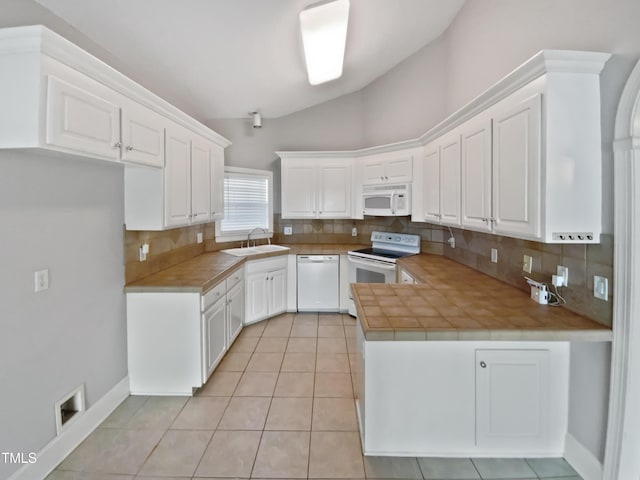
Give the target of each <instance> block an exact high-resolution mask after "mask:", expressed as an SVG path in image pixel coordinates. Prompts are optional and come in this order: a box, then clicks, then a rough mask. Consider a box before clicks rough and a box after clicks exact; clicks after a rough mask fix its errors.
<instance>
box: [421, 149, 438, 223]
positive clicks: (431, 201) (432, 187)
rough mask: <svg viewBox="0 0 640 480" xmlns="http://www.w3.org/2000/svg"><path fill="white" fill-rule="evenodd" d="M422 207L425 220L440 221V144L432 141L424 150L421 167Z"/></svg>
mask: <svg viewBox="0 0 640 480" xmlns="http://www.w3.org/2000/svg"><path fill="white" fill-rule="evenodd" d="M422 185H423V187H422V203H423V205H422V208H423V213H424V218H425V220H428V221H432V222H439V221H440V145H439V144H437V143H432V144H430V145H427V147H426V148H425V150H424V163H423V169H422Z"/></svg>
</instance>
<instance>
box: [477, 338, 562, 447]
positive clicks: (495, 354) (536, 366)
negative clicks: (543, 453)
mask: <svg viewBox="0 0 640 480" xmlns="http://www.w3.org/2000/svg"><path fill="white" fill-rule="evenodd" d="M549 383H550V372H549V351H548V350H476V445H477V446H478V447H486V448H490V447H494V446H495V447H500V446H504V445H506V444H509V445H510V446H512V447H514V448H518V447H520V448H522V449H523V450H526V449H527V448H531V449H533V448H537V449H540V448H541V447H544V446H545V444H547V442H548V439H549V431H550V430H549V411H550V408H551V403H550V398H549V391H550V390H549Z"/></svg>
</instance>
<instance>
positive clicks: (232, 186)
mask: <svg viewBox="0 0 640 480" xmlns="http://www.w3.org/2000/svg"><path fill="white" fill-rule="evenodd" d="M230 170H231V169H230ZM238 170H241V169H238ZM242 170H244V169H242ZM271 175H272V174H271V172H266V171H254V172H252V173H247V171H246V170H245V171H242V172H238V171H226V172H225V175H224V218H223V219H222V220H220V221H219V222H218V228H217V233H216V236H217V237H240V236H246V235H247V233H248V232H249V231H250V230H252V229H254V228H256V227H261V228H264V229H265V230H267V231H268V232H271V231H273V218H272V217H273V208H272V198H273V192H272V191H271V189H272V187H271V185H272V177H271ZM254 238H259V236H256V237H254ZM233 239H234V238H225V240H233Z"/></svg>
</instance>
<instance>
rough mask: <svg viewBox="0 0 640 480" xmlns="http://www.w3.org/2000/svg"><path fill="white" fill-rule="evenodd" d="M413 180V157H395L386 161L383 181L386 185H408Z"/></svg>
mask: <svg viewBox="0 0 640 480" xmlns="http://www.w3.org/2000/svg"><path fill="white" fill-rule="evenodd" d="M412 180H413V156H412V155H407V156H403V157H395V158H391V159H389V160H387V161H386V165H385V181H386V182H387V183H408V182H411V181H412Z"/></svg>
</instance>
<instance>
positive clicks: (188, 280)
mask: <svg viewBox="0 0 640 480" xmlns="http://www.w3.org/2000/svg"><path fill="white" fill-rule="evenodd" d="M245 261H246V258H245V257H234V256H233V255H228V254H226V253H222V252H211V253H203V254H202V255H198V256H197V257H194V258H190V259H189V260H187V261H185V262H182V263H179V264H178V265H174V266H173V267H169V268H167V269H166V270H162V271H160V272H158V273H154V274H153V275H149V276H148V277H144V278H142V279H140V280H136V281H135V282H132V283H129V284H127V285H126V286H125V287H124V290H125V292H127V293H139V292H198V293H204V292H206V291H207V290H209V289H210V288H212V287H214V286H215V285H216V284H217V283H218V282H219V281H220V280H222V279H223V278H224V277H226V276H227V275H229V274H230V273H231V272H233V271H234V270H235V269H236V268H240V266H241V265H242V264H243V263H244V262H245Z"/></svg>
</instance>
